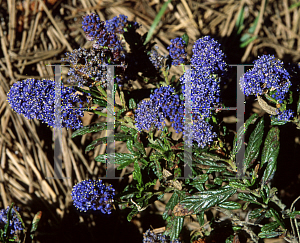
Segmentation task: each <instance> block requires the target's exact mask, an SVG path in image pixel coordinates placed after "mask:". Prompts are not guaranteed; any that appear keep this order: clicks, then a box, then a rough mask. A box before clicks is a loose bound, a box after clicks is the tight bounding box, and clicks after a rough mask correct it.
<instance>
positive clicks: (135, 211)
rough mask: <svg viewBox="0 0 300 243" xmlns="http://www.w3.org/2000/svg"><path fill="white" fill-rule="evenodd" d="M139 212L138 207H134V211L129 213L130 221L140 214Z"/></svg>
mask: <svg viewBox="0 0 300 243" xmlns="http://www.w3.org/2000/svg"><path fill="white" fill-rule="evenodd" d="M138 212H139V211H138V209H137V208H136V207H134V208H133V209H132V211H131V212H130V213H129V214H128V215H127V220H128V222H130V221H131V220H132V218H133V217H134V216H135V215H137V214H138Z"/></svg>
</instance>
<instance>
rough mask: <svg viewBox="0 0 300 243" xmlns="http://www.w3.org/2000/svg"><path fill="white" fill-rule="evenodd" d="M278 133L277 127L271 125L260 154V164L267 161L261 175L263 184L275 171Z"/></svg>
mask: <svg viewBox="0 0 300 243" xmlns="http://www.w3.org/2000/svg"><path fill="white" fill-rule="evenodd" d="M279 133H280V130H279V128H278V127H272V128H271V129H270V131H269V132H268V135H267V138H266V140H265V146H264V148H263V151H262V155H261V166H262V165H263V164H265V163H267V167H266V169H265V171H264V175H263V177H262V182H263V184H265V182H266V181H268V179H269V178H270V176H271V175H272V174H273V173H274V172H275V171H276V166H277V157H278V153H279Z"/></svg>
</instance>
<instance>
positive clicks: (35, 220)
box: [30, 211, 42, 239]
mask: <svg viewBox="0 0 300 243" xmlns="http://www.w3.org/2000/svg"><path fill="white" fill-rule="evenodd" d="M41 217H42V211H39V212H37V213H36V214H35V215H34V218H33V220H32V225H31V229H30V237H31V239H33V238H34V233H35V231H36V230H37V227H38V223H39V222H40V219H41Z"/></svg>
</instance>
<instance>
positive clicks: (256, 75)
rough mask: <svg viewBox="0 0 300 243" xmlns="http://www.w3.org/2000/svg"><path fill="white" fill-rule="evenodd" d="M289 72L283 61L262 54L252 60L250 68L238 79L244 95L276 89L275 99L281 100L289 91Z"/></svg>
mask: <svg viewBox="0 0 300 243" xmlns="http://www.w3.org/2000/svg"><path fill="white" fill-rule="evenodd" d="M289 78H290V74H289V73H288V72H287V70H286V69H285V68H284V66H283V62H282V61H280V60H277V59H275V57H274V55H263V56H261V57H258V59H257V60H255V61H254V66H253V68H252V69H250V70H248V71H247V72H246V73H245V74H244V76H243V77H242V78H241V80H240V86H241V89H242V91H243V92H244V94H245V95H246V96H249V95H257V94H259V95H262V94H263V92H264V91H265V90H268V89H269V90H270V91H273V90H276V94H275V97H276V99H277V100H283V99H284V96H285V94H286V93H287V92H288V91H289V87H290V85H291V82H290V81H289Z"/></svg>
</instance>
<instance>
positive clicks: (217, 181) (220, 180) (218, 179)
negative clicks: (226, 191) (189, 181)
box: [214, 177, 223, 186]
mask: <svg viewBox="0 0 300 243" xmlns="http://www.w3.org/2000/svg"><path fill="white" fill-rule="evenodd" d="M222 183H223V180H222V179H221V178H219V177H217V178H215V179H214V184H216V185H219V186H221V185H222Z"/></svg>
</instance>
